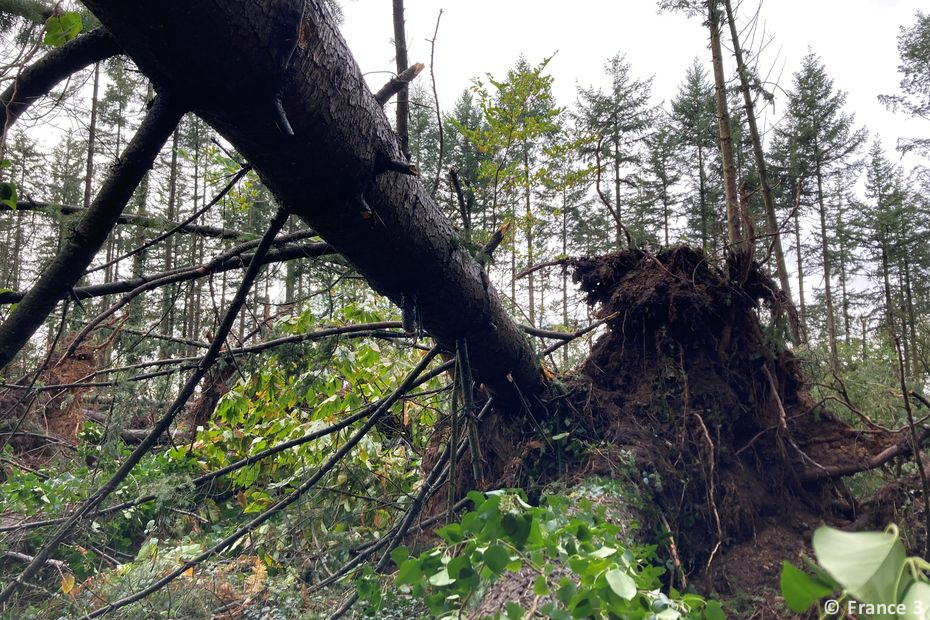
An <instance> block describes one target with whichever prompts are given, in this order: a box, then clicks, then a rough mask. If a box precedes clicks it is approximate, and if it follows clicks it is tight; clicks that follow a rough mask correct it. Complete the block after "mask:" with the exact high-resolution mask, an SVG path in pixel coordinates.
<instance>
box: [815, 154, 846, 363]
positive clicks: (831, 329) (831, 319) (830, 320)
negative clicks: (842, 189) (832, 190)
mask: <svg viewBox="0 0 930 620" xmlns="http://www.w3.org/2000/svg"><path fill="white" fill-rule="evenodd" d="M814 172H815V174H816V175H817V206H818V211H819V212H820V252H821V257H822V259H823V297H824V302H825V303H826V307H827V338H828V339H829V340H830V364H831V368H832V369H833V371H834V372H836V371H838V370H839V367H840V357H839V353H838V352H837V350H836V317H835V315H834V312H833V288H832V284H831V282H830V280H831V275H832V274H831V260H830V244H829V241H828V239H827V209H826V206H825V205H824V200H823V174H822V172H821V169H820V162H819V161H818V162H817V167H816V169H815V171H814Z"/></svg>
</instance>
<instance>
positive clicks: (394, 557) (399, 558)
mask: <svg viewBox="0 0 930 620" xmlns="http://www.w3.org/2000/svg"><path fill="white" fill-rule="evenodd" d="M408 557H410V550H409V549H407V547H398V548H396V549H394V550H393V551H391V561H393V562H394V564H396V565H398V566H400V565H401V564H403V563H404V562H405V561H406V560H407V558H408Z"/></svg>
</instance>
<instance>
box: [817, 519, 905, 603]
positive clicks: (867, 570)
mask: <svg viewBox="0 0 930 620" xmlns="http://www.w3.org/2000/svg"><path fill="white" fill-rule="evenodd" d="M813 547H814V553H815V554H816V555H817V561H818V562H819V563H820V565H821V566H822V567H823V568H824V569H825V570H826V571H827V572H828V573H830V576H832V577H833V578H834V579H836V580H837V581H838V582H839V583H840V585H841V586H843V588H845V589H846V590H847V591H849V593H850V594H851V595H852V596H854V597H855V598H856V599H857V600H859V601H862V602H863V603H873V604H877V603H888V602H890V601H896V600H897V598H898V582H899V581H900V579H901V575H902V573H903V571H904V561H905V558H906V553H905V551H904V545H902V544H901V541H900V540H898V536H897V534H895V533H893V532H842V531H840V530H836V529H833V528H831V527H820V528H818V529H817V531H816V532H814V537H813Z"/></svg>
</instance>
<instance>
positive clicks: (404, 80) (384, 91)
mask: <svg viewBox="0 0 930 620" xmlns="http://www.w3.org/2000/svg"><path fill="white" fill-rule="evenodd" d="M425 67H426V65H424V64H423V63H422V62H418V63H416V64H414V65H411V66H410V67H408V68H407V69H405V70H404V71H402V72H401V73H400V74H398V75H397V76H396V77H392V78H391V79H390V80H388V83H387V84H385V85H384V86H382V87H381V90H379V91H378V92H376V93H375V101H377V102H378V103H379V104H381V105H384V104H386V103H387V102H388V101H390V100H391V97H393V96H394V95H396V94H397V93H399V92H400V91H402V90H403V89H405V88H407V85H408V84H410V82H412V81H413V80H414V79H416V77H417V76H418V75H420V72H421V71H423V69H424V68H425Z"/></svg>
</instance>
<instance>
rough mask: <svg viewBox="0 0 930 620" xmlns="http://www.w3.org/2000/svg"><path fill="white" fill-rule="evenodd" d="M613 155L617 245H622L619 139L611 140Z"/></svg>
mask: <svg viewBox="0 0 930 620" xmlns="http://www.w3.org/2000/svg"><path fill="white" fill-rule="evenodd" d="M612 142H613V147H614V157H613V168H614V205H615V206H614V208H615V209H616V210H617V247H623V238H624V235H623V215H622V212H621V211H620V145H619V143H618V142H619V140H613V141H612Z"/></svg>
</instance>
